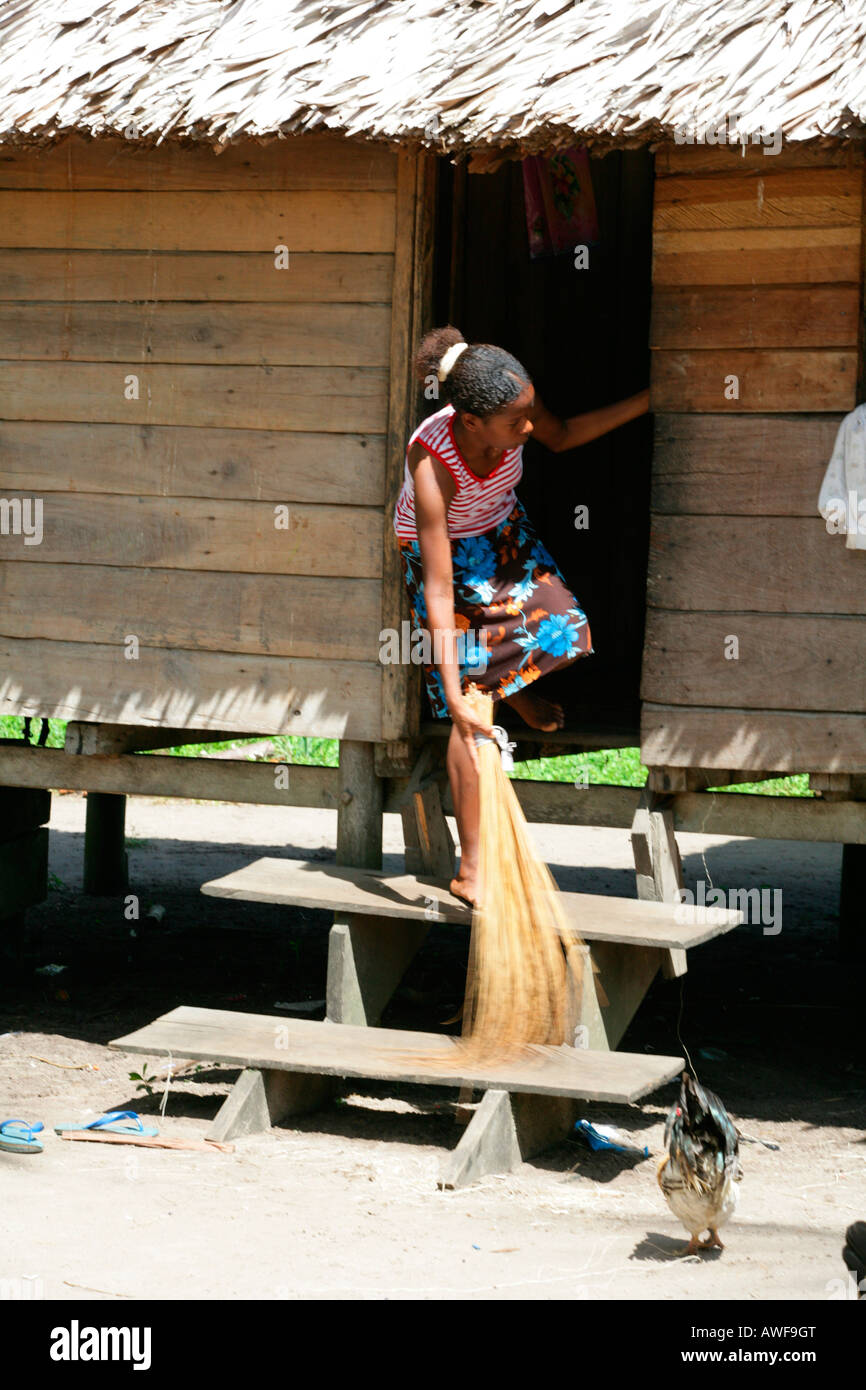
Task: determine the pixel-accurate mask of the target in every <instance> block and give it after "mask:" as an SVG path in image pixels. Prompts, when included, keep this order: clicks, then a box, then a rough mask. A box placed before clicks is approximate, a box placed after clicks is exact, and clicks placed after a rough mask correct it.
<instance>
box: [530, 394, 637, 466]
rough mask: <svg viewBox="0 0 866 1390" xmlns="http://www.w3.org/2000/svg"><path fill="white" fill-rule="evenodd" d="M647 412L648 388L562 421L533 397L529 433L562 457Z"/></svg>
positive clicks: (538, 398)
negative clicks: (563, 454) (611, 403)
mask: <svg viewBox="0 0 866 1390" xmlns="http://www.w3.org/2000/svg"><path fill="white" fill-rule="evenodd" d="M648 410H649V388H647V389H646V390H645V391H638V393H637V395H634V396H626V397H625V399H624V400H621V401H615V402H614V404H613V405H604V406H602V407H601V409H600V410H587V411H585V412H584V413H583V414H582V415H572V416H571V417H570V418H569V419H568V420H561V419H560V418H559V416H558V415H554V414H553V413H552V411H550V410H548V409H547V406H546V405H545V404H544V402H543V401H542V399H541V397H540V396H538V395H536V397H535V404H534V406H533V408H532V410H531V411H530V416H529V418H530V419H531V421H532V432H533V434H534V436H535V438H536V439H537V440H539V441H540V443H542V444H543V445H544V446H545V448H546V449H551V450H552V451H553V453H555V454H561V453H563V452H564V451H565V450H566V449H576V448H577V447H578V445H580V444H589V443H590V442H591V441H592V440H593V439H600V438H601V436H602V435H603V434H607V433H608V432H609V431H610V430H615V429H618V428H619V426H620V425H625V424H627V423H628V421H629V420H636V419H637V417H638V416H639V415H645V414H646V413H647V411H648Z"/></svg>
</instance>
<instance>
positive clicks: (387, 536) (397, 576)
mask: <svg viewBox="0 0 866 1390" xmlns="http://www.w3.org/2000/svg"><path fill="white" fill-rule="evenodd" d="M435 176H436V174H435V161H434V160H433V159H431V158H429V157H419V158H417V159H416V158H413V157H411V156H409V155H404V154H401V155H400V162H399V166H398V185H397V230H396V232H395V241H396V248H397V250H396V255H395V262H394V298H393V303H392V310H393V319H392V325H391V370H390V398H389V403H388V439H387V452H386V473H385V517H386V523H387V524H386V526H385V533H384V537H383V562H382V626H383V628H391V629H393V630H395V631H399V630H400V624H401V622H403V621H405V620H407V619H408V617H409V601H408V596H407V594H406V588H405V583H404V580H403V568H402V564H401V560H400V550H399V545H398V542H397V538H396V536H395V535H394V531H393V526H392V524H391V522H392V517H393V512H394V507H395V505H396V502H397V495H398V493H399V491H400V488H401V487H402V485H403V472H404V461H405V457H406V445H407V442H408V439H409V435H410V433H411V430H412V415H413V412H414V406H415V399H416V390H415V387H414V384H413V383H412V381H411V380H410V377H411V362H412V356H413V350H414V344H415V342H416V341H417V339H418V337H419V336H420V334H421V332H422V324H424V322H425V318H426V315H427V314H428V312H429V299H430V292H431V274H432V244H433V230H432V228H433V213H434V207H435ZM425 326H426V325H425ZM419 712H420V678H419V671H418V669H417V668H414V667H411V666H407V665H406V664H405V663H400V664H398V663H391V664H389V665H386V666H383V667H382V739H383V741H388V740H393V739H399V738H405V737H406V736H407V735H411V734H413V733H415V732H417V728H418V720H419Z"/></svg>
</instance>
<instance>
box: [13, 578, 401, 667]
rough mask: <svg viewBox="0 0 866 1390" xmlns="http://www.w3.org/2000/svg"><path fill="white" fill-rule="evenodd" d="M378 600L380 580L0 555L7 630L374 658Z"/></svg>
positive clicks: (112, 641) (69, 638) (75, 638)
mask: <svg viewBox="0 0 866 1390" xmlns="http://www.w3.org/2000/svg"><path fill="white" fill-rule="evenodd" d="M70 583H72V584H73V585H74V590H75V602H74V604H73V603H71V602H70V595H69V590H70ZM107 595H110V597H111V601H110V603H108V602H107V601H106V596H107ZM380 607H381V591H380V584H379V580H378V579H344V578H324V579H320V578H316V577H313V576H310V575H283V574H274V575H258V574H257V575H249V574H233V573H223V574H220V573H214V572H213V571H211V570H201V571H194V570H165V569H130V568H126V567H123V566H111V567H108V566H102V565H92V564H76V566H75V570H74V571H70V569H69V566H68V565H55V564H50V563H49V564H40V565H36V566H34V565H28V564H25V563H16V562H11V561H10V562H4V561H0V632H3V633H4V635H5V636H7V637H44V638H46V639H49V640H52V641H58V642H59V641H66V642H98V643H104V644H106V645H115V646H120V645H122V643H123V641H124V638H125V637H126V636H127V635H128V634H129V633H135V634H136V636H137V637H138V638H139V640H140V642H142V643H143V645H144V646H146V647H180V648H191V649H192V648H194V649H195V650H196V651H214V652H251V653H257V654H259V655H262V656H264V655H265V654H269V655H271V656H293V657H317V658H319V659H320V660H328V659H334V660H339V661H375V660H377V658H378V652H379V632H380V629H381V622H380ZM299 615H302V618H300V617H299Z"/></svg>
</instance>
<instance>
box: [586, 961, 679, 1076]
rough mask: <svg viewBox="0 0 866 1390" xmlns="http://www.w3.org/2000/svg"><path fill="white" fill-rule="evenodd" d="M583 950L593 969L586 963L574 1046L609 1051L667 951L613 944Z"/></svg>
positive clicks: (637, 1005) (638, 1005)
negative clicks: (580, 1028) (579, 1030)
mask: <svg viewBox="0 0 866 1390" xmlns="http://www.w3.org/2000/svg"><path fill="white" fill-rule="evenodd" d="M586 950H587V955H588V957H589V961H591V962H592V966H593V967H594V969H592V968H590V964H589V961H587V965H586V966H585V968H584V972H583V994H582V999H581V1004H580V1014H579V1018H578V1027H580V1025H582V1032H581V1035H580V1036H579V1037H576V1038H575V1045H576V1046H579V1047H589V1048H592V1049H593V1050H594V1051H598V1052H606V1051H611V1052H612V1051H613V1050H614V1049H615V1048H617V1047H618V1046H619V1043H620V1040H621V1038H622V1036H623V1034H624V1032H625V1030H626V1029H627V1028H628V1025H629V1024H630V1023H631V1021H632V1019H633V1018H634V1016H635V1014H636V1013H637V1011H638V1009H639V1008H640V1006H641V1004H642V1002H643V1000H644V998H645V996H646V993H647V990H648V989H649V987H650V985H651V984H652V982H653V980H654V979H655V975H656V971H657V970H658V969H659V968H660V967H661V966H663V963H664V960H665V958H666V956H667V955H668V954H669V952H668V951H666V950H662V949H661V948H659V947H656V946H626V945H622V944H620V943H618V942H614V941H593V942H592V944H591V946H588V947H587V948H586ZM683 954H685V952H683Z"/></svg>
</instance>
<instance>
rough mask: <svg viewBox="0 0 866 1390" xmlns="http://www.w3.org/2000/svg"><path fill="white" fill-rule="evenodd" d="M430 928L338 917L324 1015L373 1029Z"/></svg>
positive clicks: (395, 921) (381, 919)
mask: <svg viewBox="0 0 866 1390" xmlns="http://www.w3.org/2000/svg"><path fill="white" fill-rule="evenodd" d="M429 930H430V927H429V925H428V923H426V922H401V921H400V920H399V919H398V918H394V917H367V916H364V915H362V914H361V913H352V914H349V915H347V916H341V915H336V916H335V918H334V925H333V926H332V928H331V934H330V936H329V938H328V984H327V991H326V993H327V1006H326V1010H325V1017H326V1018H327V1019H329V1020H330V1022H331V1023H354V1024H358V1025H360V1026H362V1027H367V1028H374V1027H375V1026H376V1025H377V1024H378V1022H379V1020H380V1018H381V1017H382V1011H383V1009H384V1008H385V1005H386V1004H387V1003H388V1002H389V1000H390V999H391V996H392V995H393V993H394V990H395V989H396V988H397V986H398V985H399V983H400V981H401V980H402V978H403V976H404V975H405V973H406V971H407V970H408V968H409V966H410V964H411V962H412V961H413V960H414V958H415V956H416V955H417V953H418V951H419V950H420V948H421V945H422V943H423V942H424V940H425V938H426V936H427V933H428V932H429Z"/></svg>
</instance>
